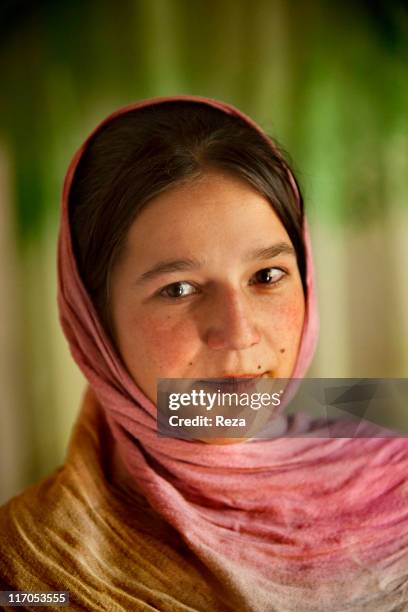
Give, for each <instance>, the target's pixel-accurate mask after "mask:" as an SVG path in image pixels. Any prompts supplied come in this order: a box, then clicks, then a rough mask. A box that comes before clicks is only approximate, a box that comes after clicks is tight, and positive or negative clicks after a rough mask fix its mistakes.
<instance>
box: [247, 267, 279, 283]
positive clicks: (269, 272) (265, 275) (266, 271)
mask: <svg viewBox="0 0 408 612" xmlns="http://www.w3.org/2000/svg"><path fill="white" fill-rule="evenodd" d="M284 276H286V272H284V271H283V270H281V269H280V268H263V269H262V270H258V272H256V274H255V275H254V279H255V281H254V282H256V283H261V284H269V285H273V284H275V283H277V282H278V281H280V280H281V279H282V278H283V277H284ZM251 284H252V283H251Z"/></svg>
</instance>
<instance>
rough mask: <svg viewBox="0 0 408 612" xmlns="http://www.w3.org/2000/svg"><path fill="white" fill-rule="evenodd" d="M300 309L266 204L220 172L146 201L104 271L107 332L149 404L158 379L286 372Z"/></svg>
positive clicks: (290, 252)
mask: <svg viewBox="0 0 408 612" xmlns="http://www.w3.org/2000/svg"><path fill="white" fill-rule="evenodd" d="M304 308H305V305H304V295H303V289H302V282H301V278H300V274H299V270H298V267H297V262H296V255H295V251H294V248H293V245H292V243H291V241H290V239H289V236H288V234H287V232H286V230H285V228H284V226H283V225H282V223H281V222H280V220H279V218H278V217H277V215H276V213H275V212H274V211H273V209H272V207H271V205H270V203H269V202H268V201H267V200H266V199H265V198H264V197H262V196H261V195H260V194H259V193H258V192H256V191H255V190H254V189H253V188H252V187H251V186H249V185H248V184H247V183H245V182H244V181H242V180H241V179H239V178H236V177H233V176H230V175H227V174H224V173H221V172H218V171H210V172H208V173H207V174H205V175H204V176H202V177H200V178H199V179H195V180H194V181H192V182H188V183H184V184H182V185H179V186H177V187H174V188H172V189H170V190H168V191H167V192H165V193H163V194H161V195H159V196H158V197H156V198H155V199H154V200H152V201H151V202H150V203H149V204H148V205H147V206H146V208H145V209H143V210H142V211H141V213H140V214H139V215H138V217H137V218H136V220H135V221H134V223H133V225H132V226H131V228H130V230H129V233H128V236H127V243H126V246H125V249H124V252H123V255H122V257H121V259H120V261H119V262H118V263H117V265H116V266H115V268H114V270H113V273H112V280H111V309H112V319H113V327H114V336H115V340H116V343H117V346H118V349H119V351H120V353H121V355H122V358H123V360H124V362H125V365H126V366H127V369H128V370H129V372H130V374H131V376H132V377H133V379H134V380H135V382H136V383H137V384H138V386H139V387H140V388H141V389H142V390H143V391H144V393H145V394H146V395H147V396H148V397H149V398H150V399H151V400H152V401H153V402H154V403H155V402H156V384H157V379H159V378H221V377H229V376H237V377H239V376H243V375H251V374H252V375H254V376H260V375H264V376H269V377H279V378H289V377H290V376H291V374H292V371H293V368H294V365H295V361H296V356H297V352H298V348H299V343H300V338H301V332H302V326H303V319H304Z"/></svg>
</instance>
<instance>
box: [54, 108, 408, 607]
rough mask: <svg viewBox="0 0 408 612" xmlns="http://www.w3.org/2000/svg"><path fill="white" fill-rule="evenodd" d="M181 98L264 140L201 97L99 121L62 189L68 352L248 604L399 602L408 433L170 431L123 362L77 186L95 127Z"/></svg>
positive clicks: (307, 351) (147, 484)
mask: <svg viewBox="0 0 408 612" xmlns="http://www.w3.org/2000/svg"><path fill="white" fill-rule="evenodd" d="M176 100H186V101H191V102H200V103H205V104H208V105H210V106H213V107H215V108H218V109H220V110H222V111H224V112H225V113H228V114H231V115H234V116H237V117H240V118H241V119H243V120H244V121H245V122H246V123H247V124H249V125H250V126H252V127H253V128H254V129H256V130H257V131H258V132H259V133H260V134H261V135H262V136H263V137H265V138H267V137H266V135H265V134H264V132H263V131H262V130H261V128H260V127H259V126H257V125H256V124H255V123H254V122H253V121H252V120H251V119H250V118H248V117H246V116H245V115H244V114H243V113H241V112H240V111H238V110H237V109H236V108H234V107H233V106H231V105H228V104H225V103H221V102H218V101H215V100H211V99H207V98H202V97H193V96H176V97H170V98H155V99H153V100H144V101H141V102H138V103H135V104H132V105H129V106H127V107H125V108H122V109H119V110H118V111H116V112H114V113H112V114H111V115H110V116H109V117H107V118H106V119H105V120H104V121H103V122H102V123H101V124H100V125H99V126H98V127H97V128H96V129H95V130H94V132H93V133H92V134H91V135H90V136H89V138H88V139H87V140H86V141H85V143H84V144H83V145H82V147H81V148H80V149H79V151H78V152H77V153H76V155H75V156H74V158H73V160H72V162H71V164H70V167H69V169H68V172H67V175H66V179H65V183H64V191H63V199H62V210H61V225H60V233H59V245H58V305H59V312H60V321H61V325H62V327H63V330H64V333H65V336H66V338H67V340H68V343H69V346H70V350H71V353H72V355H73V357H74V359H75V361H76V362H77V364H78V366H79V367H80V369H81V370H82V372H83V373H84V375H85V377H86V378H87V380H88V382H89V385H90V387H92V390H93V392H94V394H95V395H96V397H97V399H98V402H99V403H100V404H101V406H102V407H103V410H104V413H105V415H106V420H107V422H108V424H109V428H110V430H111V432H112V435H113V438H114V440H115V443H116V451H115V452H117V453H118V455H119V462H120V464H121V465H122V466H123V469H124V470H125V471H126V473H127V475H128V476H129V478H130V479H131V481H132V482H133V483H134V484H135V487H136V488H137V490H138V491H139V492H141V493H142V494H143V495H144V496H145V497H146V498H147V500H148V501H149V503H150V504H151V506H152V507H153V508H154V509H155V510H156V511H157V512H158V513H160V514H161V515H162V516H163V517H164V518H165V519H166V520H167V521H168V522H169V523H170V524H171V525H172V526H173V527H174V528H175V529H176V530H177V531H178V532H179V533H180V534H181V536H182V537H183V539H184V540H185V542H186V543H187V545H188V546H189V547H190V549H191V550H192V551H193V552H194V553H195V554H196V555H197V556H198V557H199V558H200V559H201V560H202V561H203V562H204V563H205V564H206V565H207V567H208V568H210V569H211V570H212V572H213V573H214V574H215V575H216V577H217V578H218V579H219V581H220V582H221V583H222V584H223V585H224V586H225V588H226V589H227V590H228V594H229V598H230V601H231V602H235V603H236V605H239V607H240V609H242V610H245V609H247V610H275V609H277V610H283V609H296V610H301V609H302V610H303V609H304V610H307V609H309V610H320V609H322V610H326V609H328V607H327V606H331V607H330V609H338V610H340V609H345V607H344V608H341V607H337V608H334V607H333V602H336V605H338V602H339V601H344V602H346V601H347V602H359V605H360V607H359V608H356V607H355V608H353V609H361V610H363V609H370V610H376V609H378V610H380V609H381V610H385V609H391V608H388V607H387V608H385V607H378V608H377V607H376V606H377V602H380V597H381V598H382V599H381V601H382V602H386V601H391V599H388V598H390V597H392V598H393V599H392V601H393V602H395V601H400V600H399V599H395V597H399V596H400V582H401V580H402V579H403V577H405V580H406V579H407V572H406V568H407V559H406V550H407V547H408V535H407V529H406V527H407V525H408V506H407V503H406V493H405V492H404V486H405V482H406V474H407V466H408V450H407V444H406V442H405V441H404V440H401V439H388V440H387V439H382V438H363V439H354V440H352V439H350V438H343V439H330V438H327V439H324V438H313V437H303V438H278V439H275V440H257V441H255V442H251V443H238V444H233V445H228V446H222V445H207V444H204V443H201V442H191V441H186V440H178V439H170V438H163V437H159V436H158V435H157V433H156V406H155V405H154V404H153V403H152V402H151V401H150V400H149V399H148V398H147V397H146V396H145V395H144V393H143V392H142V391H141V390H140V389H139V388H138V386H137V385H136V384H135V382H134V381H133V379H132V378H131V377H130V375H129V374H128V372H127V370H126V368H125V367H124V366H123V363H122V361H121V359H120V358H119V356H118V355H117V353H116V351H115V349H114V347H113V346H112V344H111V342H110V340H109V338H108V337H107V335H106V334H105V332H104V329H103V327H102V325H101V323H100V320H99V317H98V315H97V312H96V310H95V308H94V306H93V304H92V302H91V300H90V297H89V296H88V294H87V291H86V290H85V288H84V286H83V283H82V281H81V279H80V277H79V273H78V270H77V265H76V261H75V258H74V254H73V249H72V242H71V232H70V225H69V216H68V196H69V192H70V188H71V184H72V180H73V176H74V173H75V169H76V167H77V165H78V162H79V160H80V159H81V156H82V154H83V153H84V151H85V149H86V147H87V144H88V142H89V140H90V138H91V137H92V136H93V135H94V134H95V133H96V132H97V131H98V130H99V129H100V128H101V127H102V126H104V125H106V124H107V123H109V122H110V121H111V120H112V119H114V118H115V117H118V116H119V115H122V114H124V113H126V112H129V111H134V110H135V109H140V108H143V107H146V106H150V105H155V104H160V103H162V102H168V101H176ZM268 142H270V141H269V140H268ZM272 146H273V145H272V144H271V147H272ZM290 179H291V184H292V187H293V190H294V193H295V195H296V196H298V193H297V189H296V184H295V181H294V179H293V177H291V175H290ZM304 242H305V248H306V272H307V277H306V291H307V295H306V316H305V321H304V328H303V333H302V339H301V344H300V349H299V353H298V356H297V361H296V365H295V369H294V372H293V374H292V376H293V377H294V378H301V377H303V376H304V375H305V373H306V371H307V368H308V366H309V364H310V361H311V359H312V356H313V352H314V349H315V345H316V341H317V335H318V315H317V307H316V295H315V283H314V271H313V263H312V256H311V247H310V240H309V234H308V228H307V223H306V220H304ZM390 464H392V470H390V469H389V466H390ZM367 466H369V469H366V468H367ZM402 553H404V554H402ZM395 580H396V581H397V582H395ZM398 580H399V581H400V582H398ZM333 598H334V599H333ZM401 601H402V600H401ZM237 602H239V603H237ZM243 602H245V603H244V604H243ZM365 605H367V608H365V607H364V606H365ZM379 605H380V604H379ZM381 605H382V604H381ZM302 606H303V607H302ZM392 609H395V608H392Z"/></svg>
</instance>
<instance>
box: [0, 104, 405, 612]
mask: <svg viewBox="0 0 408 612" xmlns="http://www.w3.org/2000/svg"><path fill="white" fill-rule="evenodd" d="M58 279H59V293H58V304H59V311H60V320H61V324H62V327H63V330H64V333H65V335H66V338H67V340H68V343H69V347H70V350H71V353H72V356H73V358H74V359H75V361H76V362H77V364H78V366H79V367H80V368H81V370H82V372H83V373H84V375H85V376H86V378H87V380H88V383H89V385H88V387H87V389H86V392H85V394H84V397H83V402H82V406H81V411H80V415H79V418H78V420H77V423H76V425H75V428H74V431H73V434H72V438H71V442H70V445H69V449H68V453H67V457H66V461H65V463H64V465H63V467H61V468H60V469H58V470H57V471H56V472H54V473H53V474H52V475H51V476H50V477H49V478H48V479H46V480H45V481H43V482H41V483H40V484H38V485H35V486H33V487H31V488H30V489H28V490H27V491H25V492H23V493H22V494H21V495H20V496H18V497H16V498H14V499H12V500H11V501H10V502H9V503H8V504H6V506H4V507H3V508H2V509H1V510H0V551H1V556H0V585H1V587H2V588H3V590H24V591H36V592H45V591H68V592H69V596H70V607H71V608H72V609H77V610H162V611H182V610H200V611H203V612H204V611H205V612H207V611H208V612H209V611H211V612H213V611H214V612H217V611H220V612H221V611H227V610H229V611H231V610H233V611H238V610H239V611H254V612H258V611H259V612H263V611H275V610H276V611H278V612H280V611H286V610H287V611H292V610H293V611H306V610H313V611H322V612H323V611H324V612H326V611H327V610H369V611H370V612H371V611H373V610H382V611H383V610H404V609H406V607H407V605H408V603H407V602H408V596H407V593H406V585H407V577H408V556H407V547H408V533H407V525H408V503H407V488H406V482H407V467H408V446H407V443H406V441H405V439H403V438H381V437H375V438H369V437H364V438H361V439H356V438H354V439H353V438H351V437H348V438H329V437H324V436H323V435H322V431H321V430H320V429H319V427H320V426H319V424H317V423H316V422H313V420H312V419H308V418H307V417H306V416H303V417H302V416H298V417H294V418H292V419H289V418H282V419H281V422H280V428H281V430H280V435H279V436H278V437H275V438H273V439H269V440H268V439H251V440H248V439H235V440H234V439H229V440H218V441H217V440H211V442H212V443H211V444H208V443H205V442H203V441H201V440H182V439H172V438H166V437H161V436H158V434H157V430H156V392H157V381H158V380H159V379H161V378H170V379H171V378H188V379H196V378H221V377H223V378H231V377H232V378H233V379H234V380H235V379H241V378H244V377H245V378H246V377H251V378H255V377H262V378H270V379H275V378H289V377H293V378H301V377H302V376H304V375H305V373H306V371H307V368H308V366H309V363H310V360H311V358H312V355H313V352H314V348H315V344H316V340H317V331H318V323H317V310H316V301H315V289H314V275H313V265H312V259H311V249H310V243H309V236H308V230H307V224H306V220H305V217H304V210H303V202H302V197H301V194H300V191H299V188H298V185H297V182H296V180H295V178H294V176H293V173H292V171H291V170H290V168H289V166H288V164H287V163H286V161H285V160H284V158H283V156H282V155H281V153H280V152H279V150H278V148H277V147H276V145H275V144H274V143H273V142H272V140H271V139H270V138H269V137H268V136H267V135H266V134H264V133H263V132H262V130H261V128H260V127H259V126H257V125H256V124H255V123H254V122H253V121H252V120H250V119H249V118H248V117H246V116H245V115H243V114H242V113H241V112H240V111H238V110H237V109H235V108H233V107H232V106H230V105H228V104H224V103H221V102H217V101H215V100H209V99H205V98H198V97H190V96H181V97H175V98H158V99H153V100H147V101H142V102H139V103H136V104H133V105H131V106H128V107H126V108H123V109H120V110H119V111H117V112H115V113H113V114H112V115H111V116H109V117H108V118H107V119H106V120H105V121H104V122H103V123H102V124H101V125H100V126H99V127H98V128H97V129H96V130H95V131H94V132H93V134H92V135H91V136H90V137H89V138H88V139H87V141H86V142H85V143H84V145H83V146H82V147H81V149H80V150H79V152H78V153H77V154H76V156H75V157H74V159H73V161H72V163H71V165H70V168H69V170H68V173H67V177H66V180H65V185H64V193H63V203H62V211H61V226H60V234H59V250H58ZM297 433H299V434H300V436H301V437H300V436H299V437H296V434H297ZM225 442H228V444H226V443H225ZM55 607H56V608H58V606H55Z"/></svg>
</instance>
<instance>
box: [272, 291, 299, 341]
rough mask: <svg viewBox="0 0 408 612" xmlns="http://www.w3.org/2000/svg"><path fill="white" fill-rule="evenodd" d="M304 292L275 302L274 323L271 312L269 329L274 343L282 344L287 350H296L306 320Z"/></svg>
mask: <svg viewBox="0 0 408 612" xmlns="http://www.w3.org/2000/svg"><path fill="white" fill-rule="evenodd" d="M304 309H305V307H304V300H303V293H302V294H301V295H299V294H296V295H293V296H290V297H289V296H288V297H286V298H285V299H284V300H283V301H282V303H281V304H275V305H274V309H273V315H272V316H273V323H272V325H270V320H271V315H270V313H269V326H268V327H269V329H270V330H271V333H272V334H273V339H274V344H276V343H279V344H282V347H279V348H284V349H285V352H287V353H292V352H296V350H297V345H298V341H299V340H300V336H301V333H302V328H303V320H304Z"/></svg>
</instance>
